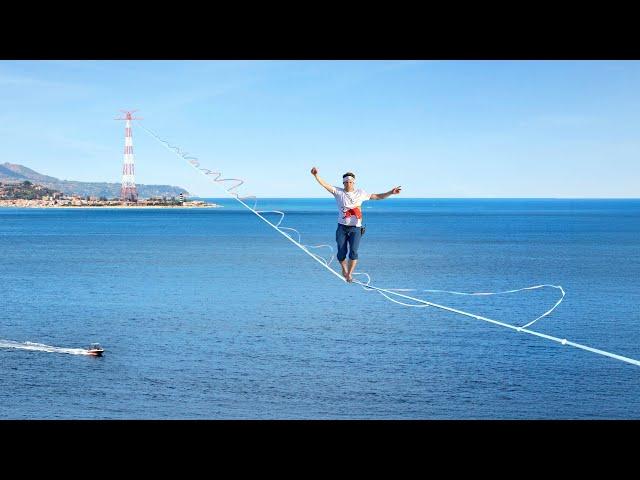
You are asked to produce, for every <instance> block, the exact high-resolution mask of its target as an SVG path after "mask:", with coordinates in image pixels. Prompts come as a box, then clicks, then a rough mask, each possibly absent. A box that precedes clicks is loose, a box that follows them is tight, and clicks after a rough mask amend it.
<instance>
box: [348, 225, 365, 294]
mask: <svg viewBox="0 0 640 480" xmlns="http://www.w3.org/2000/svg"><path fill="white" fill-rule="evenodd" d="M361 238H362V234H361V233H360V227H355V228H352V229H351V232H349V239H348V243H349V260H350V261H349V269H348V270H347V276H346V278H347V282H353V277H352V274H353V271H354V270H355V269H356V264H357V263H358V247H360V239H361Z"/></svg>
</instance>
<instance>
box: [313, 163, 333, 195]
mask: <svg viewBox="0 0 640 480" xmlns="http://www.w3.org/2000/svg"><path fill="white" fill-rule="evenodd" d="M311 175H313V176H314V177H316V180H317V181H318V183H319V184H320V185H322V186H323V187H324V188H326V189H327V191H328V192H329V193H330V194H331V195H333V192H334V190H335V188H334V187H333V185H329V184H328V183H327V182H325V181H324V180H323V179H321V178H320V175H318V169H317V168H316V167H313V168H312V169H311Z"/></svg>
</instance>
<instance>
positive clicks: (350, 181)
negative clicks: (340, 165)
mask: <svg viewBox="0 0 640 480" xmlns="http://www.w3.org/2000/svg"><path fill="white" fill-rule="evenodd" d="M355 183H356V176H355V174H354V173H351V172H347V173H345V174H344V175H342V184H343V185H344V189H345V190H346V191H348V192H350V191H351V190H353V187H354V186H355Z"/></svg>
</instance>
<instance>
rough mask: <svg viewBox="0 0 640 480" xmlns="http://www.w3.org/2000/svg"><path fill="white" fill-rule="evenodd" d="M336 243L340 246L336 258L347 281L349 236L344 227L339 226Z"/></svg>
mask: <svg viewBox="0 0 640 480" xmlns="http://www.w3.org/2000/svg"><path fill="white" fill-rule="evenodd" d="M336 243H337V245H338V251H337V252H336V258H337V259H338V262H340V266H341V267H342V276H343V277H344V278H345V279H346V278H347V273H348V268H347V260H346V258H347V234H346V232H345V229H344V227H342V226H341V225H340V224H338V229H337V230H336Z"/></svg>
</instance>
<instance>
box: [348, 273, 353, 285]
mask: <svg viewBox="0 0 640 480" xmlns="http://www.w3.org/2000/svg"><path fill="white" fill-rule="evenodd" d="M346 278H347V282H349V283H351V282H353V277H352V276H351V275H350V274H348V273H347V276H346Z"/></svg>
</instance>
